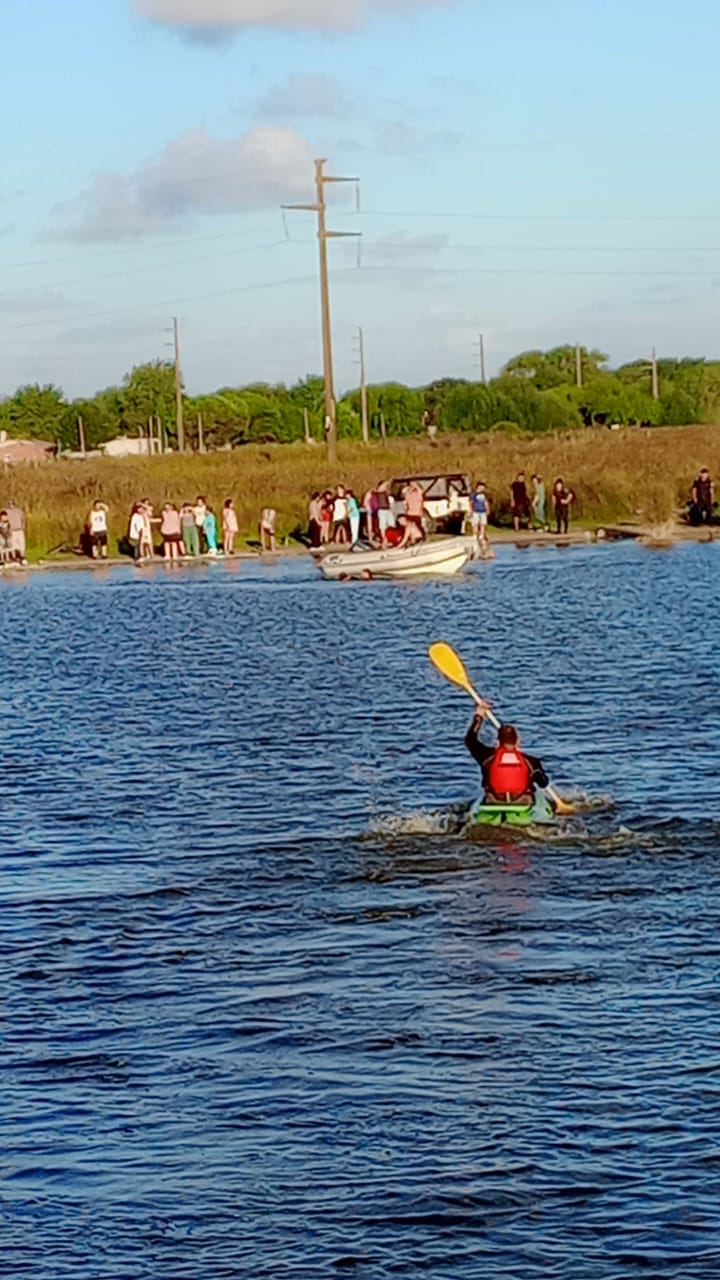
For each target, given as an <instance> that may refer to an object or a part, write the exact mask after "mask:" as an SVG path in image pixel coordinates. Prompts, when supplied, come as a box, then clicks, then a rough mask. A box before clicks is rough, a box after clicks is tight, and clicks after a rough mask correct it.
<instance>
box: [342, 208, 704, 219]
mask: <svg viewBox="0 0 720 1280" xmlns="http://www.w3.org/2000/svg"><path fill="white" fill-rule="evenodd" d="M337 216H338V217H350V216H351V215H350V214H338V215H337ZM354 216H359V217H361V218H446V219H450V218H452V219H461V220H462V219H466V220H468V221H473V220H474V221H478V222H483V221H485V222H720V214H717V213H703V214H695V213H667V214H661V213H652V214H636V213H627V214H620V213H611V214H607V213H594V214H589V213H461V212H459V211H458V210H457V209H450V210H446V211H444V212H442V211H440V212H438V211H430V210H418V209H404V210H403V209H360V210H359V211H358V213H357V214H356V215H354Z"/></svg>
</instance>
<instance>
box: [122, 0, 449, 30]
mask: <svg viewBox="0 0 720 1280" xmlns="http://www.w3.org/2000/svg"><path fill="white" fill-rule="evenodd" d="M449 2H452V0H132V7H133V10H134V12H135V13H137V14H138V15H139V16H140V17H143V18H149V19H150V20H151V21H153V22H159V23H162V24H164V25H166V26H172V27H178V28H180V29H183V28H184V29H185V30H186V31H189V32H192V31H193V30H195V31H196V32H197V33H199V34H200V35H201V37H203V38H207V36H208V35H209V34H210V33H212V32H213V31H223V30H225V31H232V30H233V29H237V30H241V29H243V28H247V27H281V28H285V29H290V30H305V31H347V30H352V29H353V28H357V27H360V26H362V25H363V24H364V23H365V22H367V21H368V20H369V19H370V18H371V17H372V15H373V14H374V13H376V12H382V11H386V12H388V11H396V12H397V11H402V10H410V9H418V8H423V7H427V6H430V5H436V6H437V5H443V4H447V3H449Z"/></svg>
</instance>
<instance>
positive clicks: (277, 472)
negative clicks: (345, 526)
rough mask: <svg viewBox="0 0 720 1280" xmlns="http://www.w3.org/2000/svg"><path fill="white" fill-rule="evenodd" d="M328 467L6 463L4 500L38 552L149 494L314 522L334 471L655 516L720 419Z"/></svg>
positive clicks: (229, 461)
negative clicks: (100, 510) (441, 478)
mask: <svg viewBox="0 0 720 1280" xmlns="http://www.w3.org/2000/svg"><path fill="white" fill-rule="evenodd" d="M339 456H340V460H339V464H338V466H337V467H336V468H330V467H329V466H328V463H327V461H326V458H325V451H324V449H322V448H321V446H319V445H316V446H315V447H312V446H308V445H304V444H292V445H270V446H248V447H246V448H243V449H238V450H236V451H234V452H233V453H215V454H207V455H202V456H199V455H185V456H179V455H176V454H170V455H167V456H165V457H160V458H128V459H123V460H118V459H111V458H104V459H97V460H88V461H86V462H82V461H74V462H64V461H62V460H61V461H59V462H53V463H44V464H40V465H31V464H25V465H22V466H17V467H6V469H5V471H4V472H2V471H0V506H2V505H4V504H5V503H6V502H7V501H9V500H10V499H14V500H15V501H16V502H18V503H19V504H20V505H21V506H23V507H24V508H25V510H26V511H27V513H28V544H29V549H30V552H31V554H33V555H35V556H38V555H43V554H45V553H47V552H48V551H49V550H51V549H53V548H54V547H57V546H58V545H59V544H61V543H70V544H73V545H74V544H76V543H77V541H78V538H79V535H80V532H81V530H82V528H83V526H84V524H85V522H86V520H87V514H88V511H89V509H90V505H91V503H92V501H93V499H95V498H102V499H103V500H104V501H105V502H107V503H108V504H109V506H110V514H109V525H110V537H111V547H112V550H113V551H114V549H115V543H116V541H117V539H118V538H120V537H122V536H123V535H124V534H125V533H126V530H127V523H128V516H129V512H130V508H131V506H132V504H133V502H135V501H137V500H138V498H142V497H148V498H149V499H150V501H151V502H152V503H153V504H154V506H155V508H156V510H159V508H160V507H161V506H162V505H163V503H165V502H167V501H173V502H175V503H177V504H178V505H180V504H181V503H182V502H184V501H187V500H194V499H195V497H196V496H197V495H198V494H203V495H204V496H205V497H206V498H207V500H208V502H209V503H210V504H211V505H212V506H213V507H214V508H215V510H216V512H217V514H218V517H219V515H220V511H221V509H222V504H223V502H224V501H225V499H226V498H228V497H232V498H233V499H234V501H235V506H236V510H237V513H238V519H239V523H240V530H241V538H244V539H253V538H255V537H256V536H257V524H258V518H259V514H260V511H261V509H262V507H264V506H271V507H275V508H276V509H277V512H278V530H279V533H280V535H281V536H283V537H284V536H288V535H292V534H293V532H295V531H296V530H298V529H302V528H305V526H306V523H307V503H308V498H309V496H310V493H311V492H312V491H313V490H314V489H323V488H325V487H327V486H333V485H335V484H337V483H338V481H340V482H342V483H345V484H347V485H350V486H352V487H353V488H354V489H355V491H356V492H357V494H358V495H359V496H360V497H362V494H363V493H364V491H365V489H366V488H367V487H368V486H369V485H370V484H375V483H377V481H378V480H380V479H382V478H384V477H385V478H391V477H392V476H397V475H408V474H412V473H418V474H422V473H426V472H434V471H437V472H445V471H460V472H466V473H468V474H469V475H470V476H471V477H472V479H478V478H482V479H483V480H485V481H486V483H487V485H488V487H489V490H490V492H491V494H492V495H494V497H495V498H496V501H497V500H505V499H506V498H507V494H508V488H509V485H510V482H511V480H512V479H513V478H514V476H515V473H516V472H517V471H519V470H521V469H524V470H525V472H526V473H527V475H528V477H529V476H530V475H531V474H532V472H534V471H538V472H539V473H540V474H541V475H542V476H543V478H544V480H545V483H546V486H547V490H548V493H549V491H550V488H551V486H552V483H553V482H554V480H555V479H556V478H557V477H559V476H561V477H562V478H563V479H564V480H565V482H566V483H567V484H569V485H571V486H572V488H573V489H574V490H575V493H576V495H577V506H576V508H575V513H574V519H575V520H576V521H580V522H582V523H584V524H601V523H607V524H609V523H613V522H617V521H621V520H622V521H627V520H636V521H638V522H639V523H642V524H648V525H649V524H659V523H662V522H663V521H666V520H668V519H670V518H672V516H673V514H674V513H675V512H676V511H677V509H678V508H679V507H680V506H682V505H683V504H684V502H685V499H686V498H687V495H688V492H689V487H690V484H691V482H692V480H693V479H694V477H695V475H696V474H697V472H698V470H699V468H700V467H701V466H707V467H709V468H710V470H711V473H712V474H720V428H718V427H663V428H654V429H652V430H639V429H628V430H624V431H619V432H610V431H604V430H593V431H584V432H573V433H569V434H565V435H555V436H541V437H534V438H532V439H526V440H518V439H510V438H503V437H501V436H497V435H493V436H476V437H462V436H448V437H441V438H440V439H439V440H438V441H437V442H436V443H435V444H431V443H430V442H429V441H427V440H425V439H416V440H414V439H402V440H392V441H387V442H386V443H385V444H372V445H371V446H369V447H365V446H363V445H360V444H354V443H353V444H341V446H340V451H339Z"/></svg>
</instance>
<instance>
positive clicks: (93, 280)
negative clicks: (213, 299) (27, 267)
mask: <svg viewBox="0 0 720 1280" xmlns="http://www.w3.org/2000/svg"><path fill="white" fill-rule="evenodd" d="M286 243H287V242H286V241H285V240H274V241H272V242H271V243H268V244H263V245H249V246H246V247H245V248H243V249H229V250H228V252H227V253H209V254H204V255H203V257H201V258H180V259H176V260H175V261H173V262H155V263H150V264H146V265H145V266H144V267H133V268H132V270H130V271H111V272H107V273H105V274H104V275H101V276H76V277H75V279H74V280H53V281H48V282H43V283H41V284H26V285H22V286H21V287H20V288H19V289H4V290H2V292H0V298H7V297H12V298H16V297H17V296H18V294H21V293H37V292H39V291H42V290H43V289H68V288H70V286H71V285H78V284H99V283H100V282H102V281H104V280H124V279H125V278H126V277H128V276H139V275H147V274H148V272H149V271H165V270H167V269H168V268H170V267H194V266H195V265H196V264H199V263H203V262H215V261H217V260H219V259H225V258H235V257H237V255H238V254H241V253H259V252H260V251H261V250H265V249H278V248H282V247H283V246H284V245H285V244H286ZM1 309H2V308H1V307H0V310H1Z"/></svg>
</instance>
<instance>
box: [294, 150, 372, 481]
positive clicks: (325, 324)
mask: <svg viewBox="0 0 720 1280" xmlns="http://www.w3.org/2000/svg"><path fill="white" fill-rule="evenodd" d="M326 164H327V160H316V161H315V191H316V196H317V199H316V202H315V204H287V205H284V206H283V208H285V209H304V210H307V211H309V212H311V213H316V214H317V220H318V231H317V236H318V245H319V249H320V305H321V310H322V345H323V382H324V387H325V397H324V398H325V437H326V439H327V454H328V462H329V463H330V464H331V465H332V466H334V465H335V463H336V462H337V417H336V407H335V376H334V370H333V350H332V324H331V319H330V280H329V274H328V256H327V242H328V240H341V239H347V238H351V237H355V238H356V237H357V236H358V235H359V232H357V231H328V229H327V221H326V213H327V205H326V203H325V188H326V186H327V185H328V183H330V182H355V183H356V182H357V178H334V177H330V176H329V175H328V174H326V173H325V165H326Z"/></svg>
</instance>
